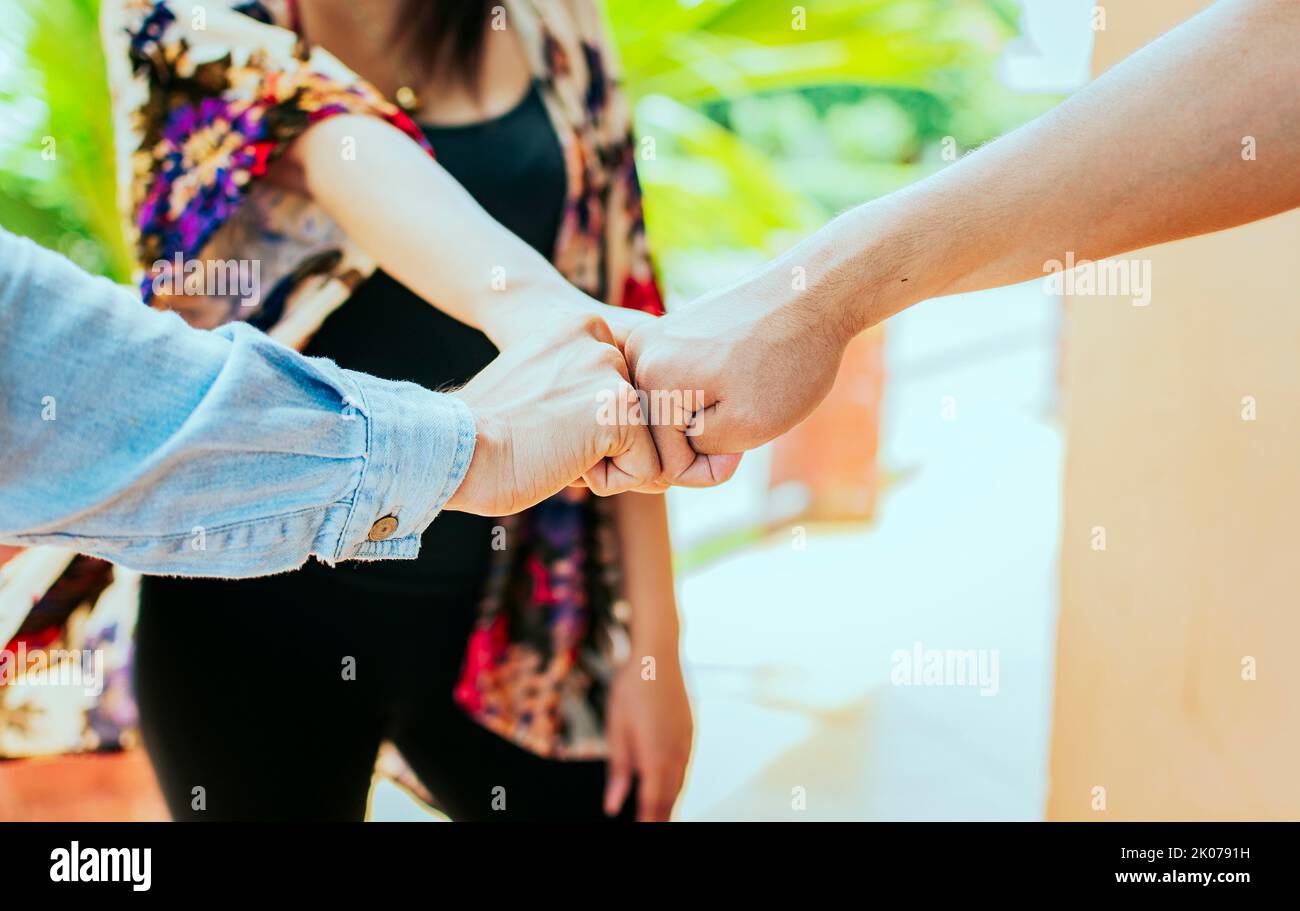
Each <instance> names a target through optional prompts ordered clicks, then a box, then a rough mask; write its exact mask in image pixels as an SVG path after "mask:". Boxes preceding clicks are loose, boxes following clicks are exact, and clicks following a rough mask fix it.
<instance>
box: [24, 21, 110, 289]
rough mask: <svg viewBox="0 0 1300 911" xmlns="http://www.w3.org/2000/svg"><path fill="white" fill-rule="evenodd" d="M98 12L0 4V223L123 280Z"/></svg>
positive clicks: (98, 271) (81, 262)
mask: <svg viewBox="0 0 1300 911" xmlns="http://www.w3.org/2000/svg"><path fill="white" fill-rule="evenodd" d="M98 9H99V3H98V0H17V2H11V3H8V4H5V5H4V6H3V7H0V61H4V63H3V64H0V224H2V225H4V227H6V228H8V229H9V230H11V231H13V232H15V233H18V234H25V235H27V236H28V237H32V238H33V239H35V240H37V241H39V242H40V243H42V244H44V245H45V246H47V247H51V248H53V249H56V250H60V251H62V252H63V253H65V254H67V255H68V256H69V257H71V258H72V259H73V260H74V261H75V262H77V263H78V264H79V265H81V266H83V267H84V268H86V269H88V270H90V271H92V272H97V273H101V274H105V275H109V276H111V277H113V278H114V279H117V280H119V281H125V280H126V279H127V278H128V275H129V271H130V259H129V256H128V253H127V249H126V245H125V243H124V240H123V237H122V232H121V222H120V219H119V216H118V212H117V203H116V190H115V186H114V178H113V157H114V153H113V141H112V136H113V133H112V126H111V124H110V117H109V100H108V86H107V79H106V76H105V73H104V56H103V52H102V50H101V47H100V42H99V26H98V21H97V17H98Z"/></svg>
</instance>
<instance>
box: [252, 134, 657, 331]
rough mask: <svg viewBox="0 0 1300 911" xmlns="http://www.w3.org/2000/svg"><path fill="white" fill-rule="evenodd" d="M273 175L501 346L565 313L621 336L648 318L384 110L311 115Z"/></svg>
mask: <svg viewBox="0 0 1300 911" xmlns="http://www.w3.org/2000/svg"><path fill="white" fill-rule="evenodd" d="M271 177H272V179H273V180H274V181H276V182H277V183H279V184H281V185H288V186H292V187H295V188H297V189H302V190H305V191H306V192H307V193H309V194H310V195H311V196H312V197H313V198H314V199H315V200H316V202H317V203H318V204H319V205H320V206H321V208H323V209H324V210H325V211H326V212H327V213H328V214H329V215H330V217H331V218H333V219H334V221H335V222H337V223H338V225H339V226H340V227H342V228H343V230H344V231H346V232H347V233H348V235H349V236H350V237H352V239H353V240H355V241H356V242H357V244H358V245H359V246H360V247H361V248H362V249H363V250H365V251H366V252H367V253H369V254H370V255H371V256H372V257H373V258H374V259H375V261H376V262H377V263H379V265H380V266H382V267H383V269H384V270H385V271H386V272H388V273H389V274H391V275H392V276H394V277H395V278H397V279H398V280H399V281H400V282H402V283H403V284H405V285H406V286H407V287H408V288H410V289H411V290H413V291H415V292H416V293H417V294H419V295H420V296H421V297H423V298H424V299H425V300H427V301H429V302H430V303H431V304H434V305H435V306H437V307H438V309H440V310H442V311H444V312H446V313H448V314H450V315H451V316H454V317H455V318H456V319H458V320H460V321H461V322H463V323H466V324H468V325H470V326H474V327H475V328H478V329H482V330H483V332H485V333H486V334H487V336H488V337H489V338H491V339H492V341H493V343H494V344H496V345H497V347H499V348H501V347H505V346H506V345H508V344H510V343H512V342H514V341H517V340H520V339H524V338H527V337H529V336H530V335H532V334H533V333H534V332H535V331H536V327H537V326H538V325H540V321H547V322H549V323H552V324H553V323H554V321H555V320H557V319H560V318H563V317H564V315H565V314H571V315H574V316H582V315H586V314H590V313H596V314H598V315H599V316H600V317H601V318H603V319H604V320H605V321H606V322H607V323H608V324H609V326H610V329H611V330H612V331H613V332H614V335H615V337H616V338H617V339H618V340H619V341H620V342H621V341H622V339H623V338H625V337H626V335H627V333H628V332H630V331H631V329H632V328H634V327H635V326H636V325H639V324H640V323H642V322H644V321H647V320H649V319H650V317H648V316H646V315H645V314H643V313H638V312H635V311H630V310H622V309H620V308H616V307H608V306H605V305H604V304H602V303H600V302H599V301H596V300H594V299H592V298H591V297H589V296H587V295H586V294H583V293H582V292H581V291H579V290H578V289H577V288H575V287H574V286H573V285H571V284H569V282H568V281H567V280H565V278H564V276H562V275H561V274H560V273H559V272H557V271H556V269H555V267H554V266H552V265H551V264H550V263H549V262H548V261H547V260H546V258H545V257H543V256H541V255H540V254H539V253H538V252H537V251H536V250H534V249H533V248H532V247H530V246H529V245H528V244H527V243H525V242H524V241H522V240H520V239H519V238H518V237H516V236H515V235H514V234H512V233H511V232H510V231H508V230H507V229H506V228H504V227H502V226H501V225H500V224H499V223H498V222H497V221H496V220H494V219H493V218H492V217H491V216H490V215H488V214H487V212H485V211H484V210H483V209H482V208H481V207H480V206H479V204H478V203H477V202H475V200H474V198H473V197H472V196H470V194H469V193H468V192H467V191H466V190H465V188H464V187H462V186H461V185H460V184H459V183H458V182H457V181H456V180H455V179H454V178H453V177H452V176H451V175H450V174H448V173H447V171H446V170H445V169H444V168H443V167H442V166H441V165H440V164H438V163H437V161H436V160H434V159H432V158H430V157H429V155H428V153H427V152H426V151H425V150H424V149H422V148H420V147H419V146H418V145H417V144H416V143H414V142H412V141H411V139H410V137H408V136H406V135H405V134H404V133H402V131H401V130H399V129H397V128H396V127H394V126H392V125H391V124H389V123H386V122H384V121H383V120H380V119H379V118H377V117H370V116H366V115H360V114H349V115H340V116H335V117H330V118H328V119H326V120H323V121H321V122H319V123H317V124H315V125H313V126H312V127H310V128H309V129H307V130H306V131H305V132H304V133H303V134H302V135H301V136H299V137H298V138H297V139H296V140H295V141H294V142H293V143H292V144H291V145H290V146H289V147H288V149H287V150H286V153H285V155H284V156H283V157H282V158H281V159H280V161H278V162H277V163H276V166H275V168H274V169H273V173H272V175H271Z"/></svg>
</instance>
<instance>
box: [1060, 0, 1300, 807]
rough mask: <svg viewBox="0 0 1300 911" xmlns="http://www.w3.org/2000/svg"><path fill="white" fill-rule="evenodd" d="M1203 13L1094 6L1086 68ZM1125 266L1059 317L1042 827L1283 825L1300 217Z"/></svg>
mask: <svg viewBox="0 0 1300 911" xmlns="http://www.w3.org/2000/svg"><path fill="white" fill-rule="evenodd" d="M1206 5H1207V3H1205V2H1198V0H1123V2H1112V3H1105V4H1104V6H1105V8H1106V14H1107V21H1106V30H1105V31H1102V32H1099V33H1098V36H1097V39H1098V41H1097V48H1096V52H1095V69H1096V70H1097V71H1101V70H1104V69H1105V68H1106V67H1107V66H1109V65H1111V64H1112V63H1113V62H1114V61H1116V60H1117V59H1120V58H1121V57H1123V56H1124V55H1126V54H1128V53H1129V52H1131V51H1132V50H1134V49H1136V48H1137V47H1139V46H1140V45H1141V44H1143V43H1145V42H1146V41H1148V40H1150V39H1151V38H1153V37H1154V36H1155V35H1157V34H1158V33H1160V32H1161V31H1164V30H1166V29H1167V28H1169V27H1170V26H1172V25H1174V24H1175V23H1176V22H1178V21H1180V20H1181V19H1183V18H1185V17H1186V16H1188V15H1191V14H1192V13H1193V12H1195V11H1196V10H1198V9H1200V8H1202V7H1204V6H1206ZM1224 75H1225V78H1230V74H1224ZM1297 91H1300V87H1297ZM1267 154H1269V150H1268V149H1266V148H1260V149H1259V155H1260V156H1264V155H1267ZM1243 167H1249V164H1248V163H1245V162H1243ZM1079 191H1080V192H1087V188H1086V187H1082V186H1081V187H1079ZM1134 256H1136V257H1141V258H1150V260H1151V268H1152V287H1153V290H1154V294H1153V299H1152V302H1151V304H1150V306H1147V307H1145V308H1140V307H1134V306H1133V305H1132V303H1131V301H1130V300H1129V299H1123V300H1120V299H1115V298H1096V297H1092V298H1077V299H1075V300H1073V301H1072V302H1071V304H1070V323H1069V325H1070V331H1069V333H1068V341H1067V346H1068V351H1067V361H1066V386H1067V402H1068V405H1067V407H1068V434H1069V450H1068V451H1069V456H1068V464H1067V468H1066V482H1065V515H1064V527H1063V537H1062V545H1061V619H1060V631H1059V645H1058V662H1057V678H1056V707H1055V713H1054V730H1053V737H1052V756H1051V781H1052V784H1051V791H1050V797H1049V800H1048V810H1047V813H1048V817H1049V818H1051V819H1108V820H1118V819H1198V818H1212V819H1237V818H1290V819H1297V818H1300V595H1298V594H1297V589H1298V587H1300V211H1297V212H1292V213H1289V214H1288V215H1284V216H1280V217H1277V218H1273V219H1270V220H1268V221H1265V222H1261V223H1258V224H1255V225H1252V226H1248V227H1245V228H1240V229H1237V230H1235V231H1230V232H1225V233H1222V234H1218V235H1214V236H1211V237H1205V238H1199V239H1196V240H1191V241H1185V242H1181V243H1177V244H1171V245H1166V246H1163V247H1159V248H1156V249H1153V250H1149V251H1144V252H1142V253H1138V254H1134ZM1126 258H1127V257H1126ZM1245 396H1253V397H1254V399H1255V402H1256V408H1257V419H1256V420H1255V421H1253V422H1250V421H1245V420H1243V419H1242V410H1243V405H1242V399H1243V397H1245ZM1098 526H1100V527H1103V528H1104V529H1105V535H1106V541H1105V545H1106V547H1105V550H1104V551H1100V550H1094V547H1093V543H1094V533H1093V529H1094V528H1095V527H1098ZM1248 656H1249V657H1253V658H1254V659H1255V662H1256V665H1257V679H1256V680H1254V681H1245V680H1243V679H1242V662H1243V659H1244V658H1246V657H1248ZM1099 786H1100V787H1104V788H1105V789H1106V792H1105V799H1106V809H1105V810H1104V811H1097V810H1095V809H1093V805H1092V804H1093V788H1095V787H1099Z"/></svg>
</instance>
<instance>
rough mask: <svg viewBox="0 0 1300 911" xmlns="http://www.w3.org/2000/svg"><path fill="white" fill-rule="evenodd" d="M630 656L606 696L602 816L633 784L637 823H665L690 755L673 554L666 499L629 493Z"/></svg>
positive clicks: (618, 511) (620, 522)
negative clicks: (606, 774) (634, 780)
mask: <svg viewBox="0 0 1300 911" xmlns="http://www.w3.org/2000/svg"><path fill="white" fill-rule="evenodd" d="M614 509H615V515H616V524H617V531H618V537H619V546H620V550H621V552H622V554H623V572H624V577H625V579H626V582H627V596H628V600H629V601H630V602H631V605H632V623H631V636H632V652H631V656H630V657H629V660H628V662H627V664H626V665H625V666H624V667H623V668H621V669H620V670H619V672H618V675H617V677H616V678H615V680H614V683H613V688H612V690H611V692H610V704H609V713H608V722H609V723H608V730H607V734H608V737H609V746H610V757H609V780H608V784H607V786H606V789H605V812H606V813H608V814H609V815H611V816H612V815H614V814H616V813H618V811H619V809H620V808H621V807H622V805H623V802H624V799H625V798H626V797H627V794H628V791H629V789H630V787H631V780H632V776H633V775H635V776H636V778H637V818H638V819H640V820H643V821H666V820H667V819H668V817H669V816H670V815H671V813H672V809H673V803H674V802H675V801H676V800H677V794H678V792H679V791H680V790H681V788H682V781H683V779H684V778H685V775H686V762H687V760H688V759H689V758H690V753H691V731H692V728H691V707H690V702H689V701H688V699H687V695H686V683H685V680H684V678H683V676H682V668H681V661H680V660H679V658H678V638H679V635H680V628H679V626H678V622H677V601H676V598H675V597H674V594H673V567H672V548H671V544H670V540H669V536H668V512H667V508H666V507H665V505H664V498H663V497H658V496H647V495H645V494H637V493H630V494H624V495H622V496H620V497H618V498H617V499H616V500H615V501H614Z"/></svg>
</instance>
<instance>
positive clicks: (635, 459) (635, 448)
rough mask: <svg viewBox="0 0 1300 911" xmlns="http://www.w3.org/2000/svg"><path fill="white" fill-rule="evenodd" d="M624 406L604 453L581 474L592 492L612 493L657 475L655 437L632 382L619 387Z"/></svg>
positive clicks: (640, 485)
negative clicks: (622, 421)
mask: <svg viewBox="0 0 1300 911" xmlns="http://www.w3.org/2000/svg"><path fill="white" fill-rule="evenodd" d="M621 394H622V395H623V397H624V407H623V408H622V409H619V414H620V420H622V419H623V417H622V416H624V415H625V416H626V422H627V423H625V424H623V425H622V426H619V427H617V428H614V429H613V432H612V433H611V435H610V437H609V443H608V444H607V445H608V447H609V448H608V449H607V450H606V452H605V454H604V455H605V457H604V458H603V459H601V461H600V462H598V463H597V464H596V465H594V466H592V468H591V469H590V470H588V471H587V472H586V473H584V474H583V478H584V479H586V481H587V486H589V487H590V488H591V490H592V492H593V493H595V494H597V495H598V496H612V495H613V494H618V493H625V492H627V491H629V490H637V489H641V488H644V487H646V486H648V485H651V484H652V483H653V482H654V481H655V479H657V478H658V477H659V456H658V454H657V453H656V452H655V445H654V440H653V439H652V437H651V436H650V431H649V428H647V427H646V426H645V423H644V422H645V416H644V415H643V414H642V413H641V407H640V399H639V398H638V397H637V393H636V390H635V389H633V388H632V386H631V385H629V384H627V383H624V384H623V388H622V390H621Z"/></svg>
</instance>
